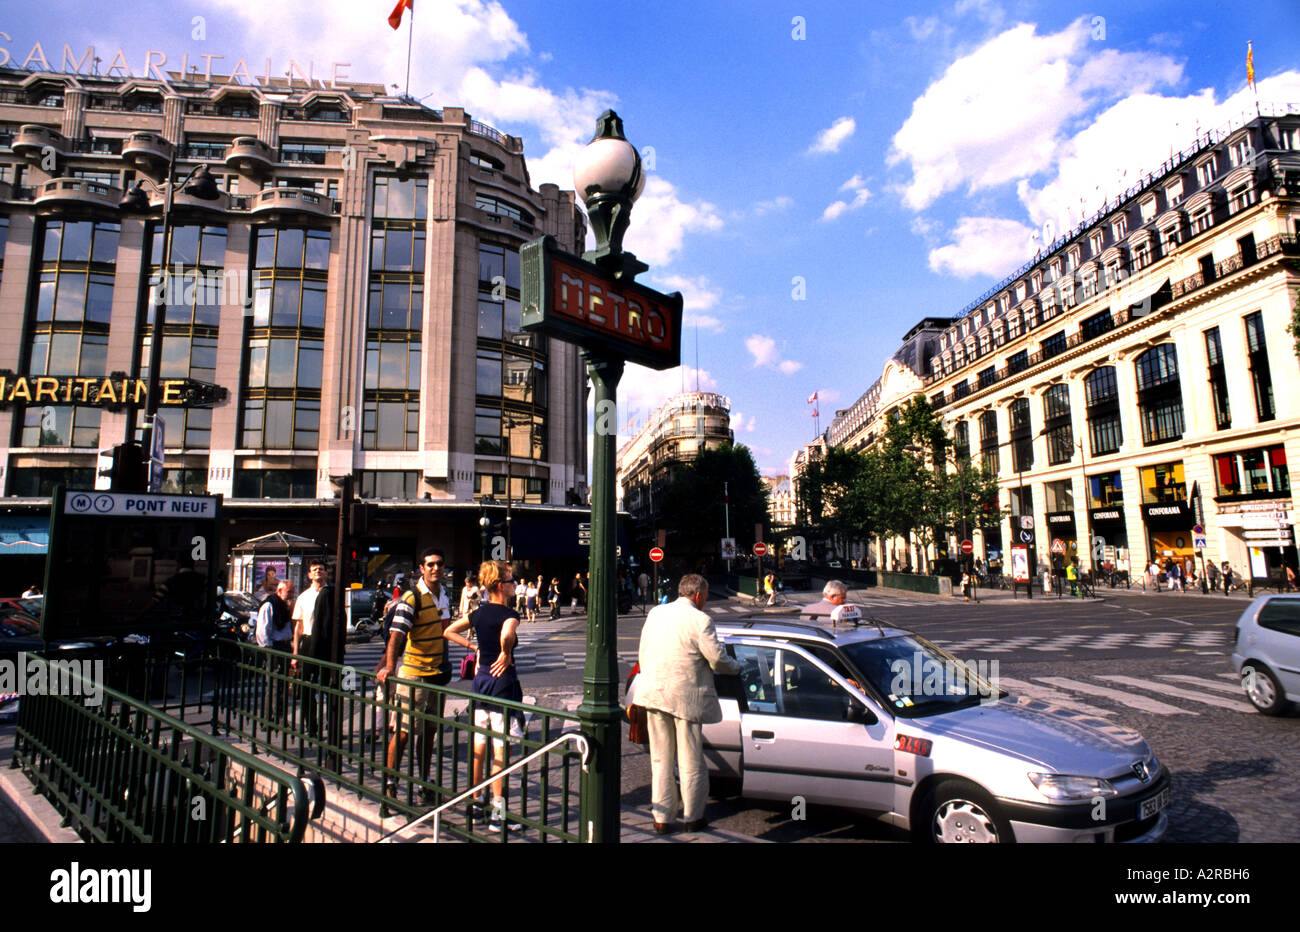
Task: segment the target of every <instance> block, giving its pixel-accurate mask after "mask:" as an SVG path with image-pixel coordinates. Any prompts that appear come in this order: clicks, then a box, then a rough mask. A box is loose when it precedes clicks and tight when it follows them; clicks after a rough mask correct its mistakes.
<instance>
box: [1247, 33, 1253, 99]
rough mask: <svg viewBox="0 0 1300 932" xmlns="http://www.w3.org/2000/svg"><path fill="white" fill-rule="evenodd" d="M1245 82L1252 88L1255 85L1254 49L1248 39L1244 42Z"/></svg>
mask: <svg viewBox="0 0 1300 932" xmlns="http://www.w3.org/2000/svg"><path fill="white" fill-rule="evenodd" d="M1246 83H1247V84H1249V85H1250V86H1251V88H1252V89H1253V88H1254V87H1255V50H1254V49H1253V48H1252V47H1251V44H1250V42H1249V41H1247V42H1246Z"/></svg>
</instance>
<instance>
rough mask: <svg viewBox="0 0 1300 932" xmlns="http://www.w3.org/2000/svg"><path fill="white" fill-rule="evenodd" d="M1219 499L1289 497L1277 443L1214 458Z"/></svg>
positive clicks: (1288, 481)
mask: <svg viewBox="0 0 1300 932" xmlns="http://www.w3.org/2000/svg"><path fill="white" fill-rule="evenodd" d="M1214 478H1215V480H1216V482H1217V484H1218V495H1219V498H1221V499H1222V498H1277V497H1279V496H1283V495H1290V494H1291V475H1290V473H1289V472H1288V471H1287V465H1286V450H1285V449H1284V448H1283V447H1282V446H1281V444H1279V445H1277V446H1273V447H1266V448H1264V449H1262V450H1260V449H1255V450H1241V451H1239V452H1236V453H1223V454H1220V455H1218V456H1216V457H1215V458H1214Z"/></svg>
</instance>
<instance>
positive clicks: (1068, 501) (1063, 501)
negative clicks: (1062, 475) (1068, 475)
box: [1043, 479, 1074, 511]
mask: <svg viewBox="0 0 1300 932" xmlns="http://www.w3.org/2000/svg"><path fill="white" fill-rule="evenodd" d="M1043 489H1044V491H1045V493H1046V495H1047V510H1048V511H1074V483H1073V482H1072V481H1071V480H1069V479H1062V480H1061V481H1060V482H1046V483H1044V484H1043Z"/></svg>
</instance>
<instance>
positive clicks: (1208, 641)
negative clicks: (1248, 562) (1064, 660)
mask: <svg viewBox="0 0 1300 932" xmlns="http://www.w3.org/2000/svg"><path fill="white" fill-rule="evenodd" d="M1231 637H1232V632H1230V631H1194V632H1187V631H1147V632H1141V631H1111V632H1107V633H1106V634H1097V635H1088V634H1062V635H1056V636H1054V637H1044V636H1041V635H1023V636H1020V637H1012V638H1005V639H1002V640H999V639H997V638H987V637H979V638H964V639H962V640H960V641H945V640H942V639H940V638H931V640H932V641H934V643H936V644H938V645H939V646H940V647H942V648H944V649H945V650H947V651H948V652H949V653H956V654H960V653H963V652H966V651H970V652H974V653H1005V652H1008V651H1016V650H1032V651H1041V652H1055V651H1062V650H1070V649H1082V650H1095V651H1112V650H1119V649H1120V648H1126V647H1139V648H1146V649H1149V650H1169V649H1171V648H1173V647H1175V646H1187V647H1223V646H1225V645H1226V643H1227V642H1228V640H1229V639H1230V638H1231Z"/></svg>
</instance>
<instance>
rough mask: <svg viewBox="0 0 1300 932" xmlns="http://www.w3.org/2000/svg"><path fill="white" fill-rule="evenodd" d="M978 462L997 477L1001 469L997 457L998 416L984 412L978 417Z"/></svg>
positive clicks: (994, 413) (994, 412) (995, 413)
mask: <svg viewBox="0 0 1300 932" xmlns="http://www.w3.org/2000/svg"><path fill="white" fill-rule="evenodd" d="M980 460H981V461H982V463H983V465H984V468H985V469H987V470H988V471H989V472H991V473H993V474H994V475H997V474H998V472H999V471H1000V468H1001V461H1000V459H999V457H998V415H997V412H996V411H985V412H984V413H983V414H981V415H980Z"/></svg>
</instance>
